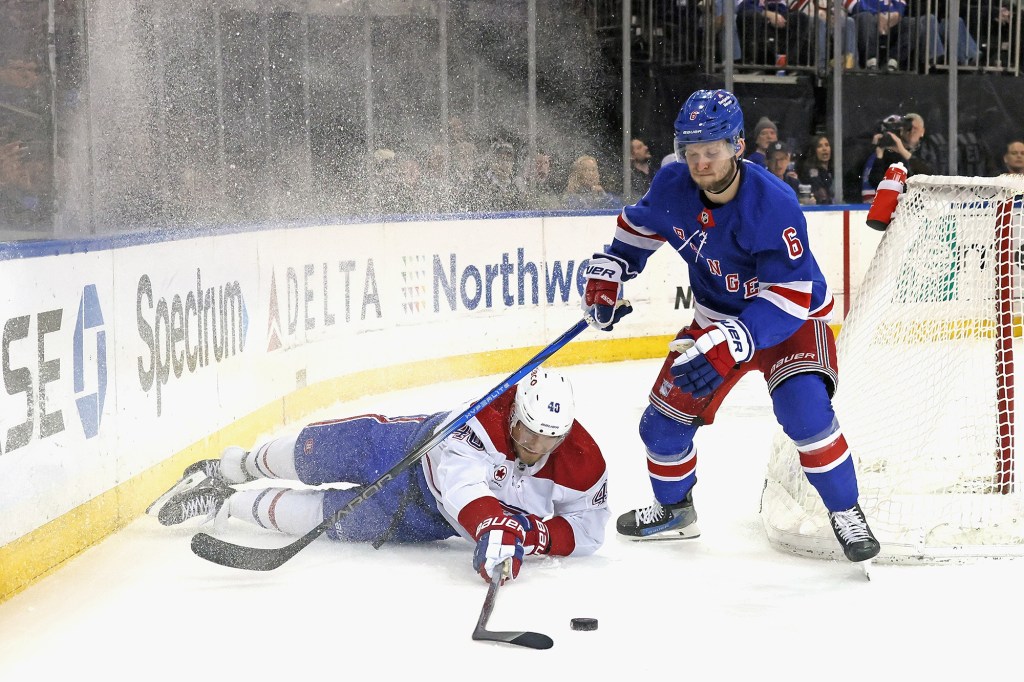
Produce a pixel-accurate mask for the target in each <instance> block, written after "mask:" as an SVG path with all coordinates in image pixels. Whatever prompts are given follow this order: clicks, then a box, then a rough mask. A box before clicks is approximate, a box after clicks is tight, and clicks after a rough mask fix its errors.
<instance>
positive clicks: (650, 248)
mask: <svg viewBox="0 0 1024 682" xmlns="http://www.w3.org/2000/svg"><path fill="white" fill-rule="evenodd" d="M744 149H745V142H744V139H743V112H742V110H741V109H740V105H739V102H738V101H737V99H736V96H735V95H733V94H732V93H730V92H728V91H726V90H699V91H697V92H695V93H693V94H692V95H691V96H690V97H689V98H688V99H687V100H686V103H685V104H684V105H683V107H682V109H681V110H680V112H679V116H678V118H677V119H676V122H675V151H676V156H677V158H678V159H679V160H680V161H682V162H683V163H675V164H669V165H668V166H665V167H663V168H662V170H661V171H659V173H658V174H657V175H656V176H655V178H654V180H653V182H652V184H651V188H650V190H649V191H648V192H647V194H646V195H645V196H644V197H643V198H641V199H640V201H638V202H637V203H636V204H634V205H632V206H627V207H625V208H624V209H623V210H622V213H620V215H619V218H618V228H617V230H616V232H615V238H614V240H613V241H612V243H611V245H610V246H609V247H607V248H606V249H605V251H604V252H601V253H596V254H594V256H593V257H592V258H591V259H590V262H589V264H588V266H587V268H586V270H585V271H584V275H585V277H586V279H587V281H586V290H585V294H584V307H585V308H586V310H587V315H588V318H589V320H590V322H591V324H592V325H593V326H595V327H598V328H600V329H604V330H610V329H612V327H613V325H614V324H615V323H617V322H618V321H619V320H620V319H621V318H622V317H623V316H625V315H626V314H628V313H629V312H630V311H631V308H630V307H629V305H628V304H627V303H625V302H624V301H622V300H621V296H620V293H621V288H622V284H623V282H626V281H629V280H630V279H632V278H634V277H636V276H637V275H639V274H640V273H641V272H642V271H643V269H644V265H645V264H646V263H647V259H648V257H650V255H651V254H652V253H654V251H655V250H657V249H658V248H659V247H661V246H663V245H665V244H668V246H669V247H670V248H672V249H673V250H675V251H676V252H677V253H678V254H679V256H680V257H681V258H682V259H683V260H684V261H685V262H686V265H687V268H688V270H689V275H690V285H691V287H692V290H693V299H694V308H695V312H694V319H693V321H692V322H691V323H690V324H689V325H687V326H686V327H684V328H683V329H682V330H680V332H679V333H678V335H677V337H676V340H675V341H673V342H672V343H671V344H670V345H669V351H670V352H669V354H668V357H667V358H666V359H665V363H664V364H663V366H662V369H661V373H660V375H659V376H658V378H657V381H655V383H654V386H653V388H652V389H651V393H650V405H649V406H648V407H647V409H646V411H645V412H644V414H643V416H642V418H641V420H640V436H641V439H642V440H643V442H644V444H645V446H646V449H647V469H648V473H649V475H650V480H651V486H652V487H653V489H654V503H653V504H651V505H650V506H648V507H643V508H640V509H637V510H635V511H631V512H628V513H626V514H623V515H621V516H620V517H619V518H618V521H617V523H616V528H617V530H618V532H619V533H620V534H621V535H624V536H627V537H629V538H632V539H637V540H640V539H652V538H680V537H695V536H696V535H698V534H699V531H697V527H696V524H695V522H696V520H697V514H696V511H695V509H694V506H693V487H694V484H695V483H696V480H697V477H696V467H697V451H696V448H695V446H694V441H693V438H694V434H695V433H696V431H697V429H698V428H699V427H700V426H702V425H704V424H710V423H712V421H713V420H714V418H715V412H716V411H717V410H718V407H719V406H720V405H721V403H722V400H723V399H724V398H725V396H726V395H727V394H728V393H729V391H730V390H731V389H732V387H733V386H735V384H736V382H737V381H739V379H740V377H742V376H743V374H745V373H746V372H749V371H754V370H757V371H760V372H761V373H762V374H763V375H764V377H765V379H766V381H767V383H768V390H769V392H770V394H771V399H772V404H773V407H774V411H775V416H776V418H777V419H778V421H779V423H780V424H781V425H782V428H783V430H784V431H785V433H786V435H787V436H789V437H790V438H791V439H793V441H794V442H795V443H796V446H797V450H798V451H799V453H800V464H801V466H802V467H803V470H804V473H805V475H806V476H807V478H808V480H809V481H810V483H811V484H812V485H813V486H814V487H815V489H817V491H818V493H819V494H820V495H821V499H822V501H823V502H824V504H825V507H826V508H827V509H828V514H829V518H830V520H831V524H832V528H833V530H834V532H835V535H836V538H837V539H838V541H839V543H840V544H841V545H842V548H843V551H844V553H845V555H846V557H847V558H848V559H850V560H851V561H865V560H867V559H870V558H872V557H874V556H875V555H876V554H878V551H879V545H878V542H877V540H876V539H875V537H874V536H873V534H872V533H871V529H870V528H869V527H868V524H867V521H866V519H865V518H864V513H863V512H862V511H861V508H860V505H859V503H858V499H857V498H858V490H857V476H856V472H855V470H854V463H853V459H852V457H851V455H850V450H849V448H848V447H847V444H846V439H845V438H844V437H843V432H842V430H841V429H840V426H839V422H838V420H837V419H836V415H835V413H834V412H833V409H832V402H831V398H832V394H833V393H834V392H835V389H836V384H837V381H838V375H837V371H836V348H835V338H834V336H833V333H832V330H831V329H830V327H829V326H828V321H829V320H830V319H831V316H832V308H833V299H832V293H831V291H830V290H829V287H828V284H827V283H826V282H825V278H824V277H823V276H822V273H821V270H820V269H819V267H818V264H817V262H816V261H815V259H814V256H813V255H812V254H811V252H810V250H809V248H808V242H807V225H806V222H805V220H804V216H803V213H802V211H801V209H800V205H799V203H798V202H797V198H796V196H795V195H794V194H793V192H792V190H791V189H790V188H789V187H787V186H786V185H785V184H784V183H783V182H782V181H781V180H779V179H778V178H776V177H774V176H773V175H772V174H771V173H769V172H768V171H767V170H766V169H764V168H761V167H760V166H757V165H755V164H752V163H749V162H746V161H744V160H743V154H744Z"/></svg>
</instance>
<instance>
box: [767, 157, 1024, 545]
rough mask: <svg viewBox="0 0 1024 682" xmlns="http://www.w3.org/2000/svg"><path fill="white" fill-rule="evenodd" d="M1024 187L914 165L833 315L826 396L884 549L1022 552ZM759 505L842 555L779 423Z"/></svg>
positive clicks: (771, 532) (783, 532)
mask: <svg viewBox="0 0 1024 682" xmlns="http://www.w3.org/2000/svg"><path fill="white" fill-rule="evenodd" d="M1022 197H1024V176H1002V177H999V178H959V177H928V176H915V177H913V178H911V179H910V181H909V182H908V189H907V193H906V194H905V195H904V196H903V198H902V200H901V201H900V205H899V208H898V209H897V211H896V215H895V218H894V219H893V222H892V224H891V225H890V226H889V229H888V231H887V232H886V234H885V236H884V238H883V239H882V242H881V244H880V245H879V247H878V251H877V252H876V253H875V256H874V259H873V260H872V262H871V265H870V266H869V268H868V272H867V274H866V275H865V277H864V282H863V284H862V286H861V288H860V290H859V292H858V293H857V295H856V298H855V299H854V301H853V306H852V308H851V310H850V314H849V315H848V316H847V318H846V320H845V321H844V323H843V327H842V331H841V333H840V335H839V338H838V349H839V367H840V381H839V390H838V392H837V394H836V396H835V401H834V404H835V408H836V414H837V416H838V418H839V422H840V424H841V425H842V428H843V432H844V433H845V435H846V439H847V441H848V442H849V444H850V448H851V450H852V452H853V456H854V461H855V462H856V465H857V472H858V480H859V483H860V501H861V506H862V507H863V509H864V512H865V514H866V515H867V517H868V522H869V524H870V525H871V527H872V530H874V532H875V535H876V536H877V537H878V539H879V541H880V542H881V544H882V554H881V555H880V556H879V559H880V560H882V561H886V560H888V561H902V560H917V561H950V560H962V559H969V558H974V557H984V556H1013V555H1024V481H1019V480H1015V478H1014V473H1015V472H1014V455H1015V449H1014V431H1015V427H1016V424H1017V423H1018V421H1017V415H1016V413H1015V410H1014V393H1013V391H1014V363H1013V359H1014V356H1015V355H1019V354H1020V353H1021V289H1020V286H1021V277H1020V274H1021V271H1020V268H1021V265H1022V256H1024V242H1022V239H1021V237H1022V234H1021V231H1022V220H1024V217H1022V216H1024V214H1022V207H1021V201H1022ZM1021 357H1022V359H1024V356H1021ZM1021 473H1022V472H1021V471H1020V470H1019V469H1018V471H1017V474H1018V477H1019V475H1021ZM761 513H762V521H763V522H764V526H765V529H766V530H767V532H768V536H769V538H770V540H771V541H772V543H773V544H775V545H776V546H778V547H780V548H784V549H787V550H790V551H793V552H796V553H807V554H812V555H817V556H833V557H837V558H838V557H841V556H842V554H841V551H840V549H839V545H838V543H837V541H836V540H835V537H834V536H833V534H832V530H831V528H830V527H829V524H828V518H827V516H826V513H825V508H824V505H822V503H821V500H820V498H819V497H818V494H817V492H816V491H815V490H814V489H813V488H812V487H811V486H810V484H809V483H808V482H807V479H806V477H805V476H804V474H803V471H802V469H801V468H800V461H799V456H798V454H797V452H796V448H795V447H794V446H793V444H792V442H790V441H789V440H788V439H787V438H786V437H785V435H784V434H782V433H781V431H780V432H779V433H778V435H777V436H776V438H775V441H774V443H773V451H772V455H771V460H770V462H769V465H768V472H767V480H766V484H765V490H764V496H763V499H762V510H761Z"/></svg>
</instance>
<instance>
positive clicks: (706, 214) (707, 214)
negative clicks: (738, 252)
mask: <svg viewBox="0 0 1024 682" xmlns="http://www.w3.org/2000/svg"><path fill="white" fill-rule="evenodd" d="M697 222H698V223H700V226H701V229H704V230H706V229H708V228H709V227H714V226H715V216H714V215H713V214H712V213H711V210H710V209H708V208H702V209H701V211H700V214H699V215H698V216H697Z"/></svg>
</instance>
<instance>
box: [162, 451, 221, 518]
mask: <svg viewBox="0 0 1024 682" xmlns="http://www.w3.org/2000/svg"><path fill="white" fill-rule="evenodd" d="M208 478H210V479H216V480H218V481H220V482H221V483H225V481H224V479H223V478H222V477H221V475H220V460H219V459H201V460H199V461H198V462H196V463H194V464H190V465H189V466H188V467H186V468H185V471H184V472H183V473H182V474H181V478H180V479H178V482H177V483H175V484H174V485H172V486H171V488H170V490H168V491H167V492H165V493H164V494H163V495H161V496H160V497H158V498H156V500H154V501H153V503H152V504H150V505H149V507H147V508H146V513H147V514H149V515H150V516H155V515H156V514H158V513H160V508H161V507H163V505H164V504H165V503H166V502H167V501H168V500H169V499H171V498H172V497H174V496H175V495H177V494H178V493H180V492H182V491H185V490H189V489H191V488H194V487H195V486H197V485H199V484H200V483H202V482H203V481H205V480H206V479H208Z"/></svg>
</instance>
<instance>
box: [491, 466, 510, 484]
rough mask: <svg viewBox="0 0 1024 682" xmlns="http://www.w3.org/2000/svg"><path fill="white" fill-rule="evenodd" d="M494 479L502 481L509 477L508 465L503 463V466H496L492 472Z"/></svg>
mask: <svg viewBox="0 0 1024 682" xmlns="http://www.w3.org/2000/svg"><path fill="white" fill-rule="evenodd" d="M491 475H492V476H493V477H494V480H495V481H497V482H498V483H501V482H502V481H504V480H505V479H506V478H508V467H507V466H505V465H504V464H502V465H501V466H497V467H494V473H493V474H491Z"/></svg>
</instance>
